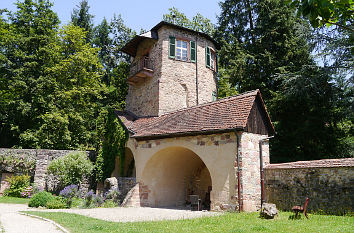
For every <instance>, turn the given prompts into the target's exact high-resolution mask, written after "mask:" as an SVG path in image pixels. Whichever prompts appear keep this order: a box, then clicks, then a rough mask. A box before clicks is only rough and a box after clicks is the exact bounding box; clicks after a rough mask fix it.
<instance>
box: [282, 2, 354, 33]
mask: <svg viewBox="0 0 354 233" xmlns="http://www.w3.org/2000/svg"><path fill="white" fill-rule="evenodd" d="M288 2H291V6H293V7H295V8H296V9H297V10H298V12H299V15H302V16H304V17H306V18H307V19H308V20H309V21H310V22H311V25H312V26H313V27H314V28H317V27H322V26H324V25H327V26H329V25H336V26H338V27H340V28H342V29H345V30H348V31H350V32H354V29H353V27H352V23H353V21H354V4H353V1H352V0H335V1H332V0H313V1H308V0H289V1H288Z"/></svg>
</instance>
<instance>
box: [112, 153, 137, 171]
mask: <svg viewBox="0 0 354 233" xmlns="http://www.w3.org/2000/svg"><path fill="white" fill-rule="evenodd" d="M122 162H123V163H121V161H120V158H119V157H118V156H117V157H116V161H115V168H114V171H113V173H112V176H114V177H136V171H135V160H134V155H133V152H132V151H131V150H130V149H129V148H127V147H126V148H125V157H124V161H122Z"/></svg>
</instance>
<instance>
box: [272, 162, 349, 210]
mask: <svg viewBox="0 0 354 233" xmlns="http://www.w3.org/2000/svg"><path fill="white" fill-rule="evenodd" d="M265 191H266V201H267V202H270V203H274V204H276V205H277V207H278V208H279V209H282V210H291V207H292V206H294V205H303V204H304V202H305V199H306V197H309V198H310V202H309V207H308V208H309V211H312V212H325V213H330V214H343V213H348V212H353V207H354V199H353V194H354V159H353V158H350V159H328V160H316V161H300V162H293V163H284V164H270V165H268V166H266V167H265Z"/></svg>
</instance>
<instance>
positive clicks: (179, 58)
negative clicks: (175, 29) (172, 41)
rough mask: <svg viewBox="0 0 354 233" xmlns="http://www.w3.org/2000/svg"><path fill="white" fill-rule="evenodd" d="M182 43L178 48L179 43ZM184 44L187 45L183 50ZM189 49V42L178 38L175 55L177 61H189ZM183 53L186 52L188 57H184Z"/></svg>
mask: <svg viewBox="0 0 354 233" xmlns="http://www.w3.org/2000/svg"><path fill="white" fill-rule="evenodd" d="M179 42H180V43H181V44H180V45H181V46H178V43H179ZM183 43H186V48H183ZM188 47H189V42H188V41H187V40H181V39H178V38H176V54H175V59H176V60H180V61H188V59H189V57H188V55H189V54H188V49H189V48H188ZM178 50H180V54H181V56H180V57H179V56H178ZM183 51H185V52H186V56H185V57H183Z"/></svg>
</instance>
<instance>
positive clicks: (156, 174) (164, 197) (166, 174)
mask: <svg viewBox="0 0 354 233" xmlns="http://www.w3.org/2000/svg"><path fill="white" fill-rule="evenodd" d="M141 181H142V182H143V184H144V185H146V186H147V187H148V189H149V192H148V195H147V204H148V205H149V206H151V207H183V206H186V204H188V202H189V195H198V196H199V198H200V199H201V200H202V203H203V205H204V208H206V209H208V208H209V207H210V191H211V188H212V178H211V175H210V172H209V169H208V168H207V166H206V165H205V163H204V162H203V161H202V159H201V158H200V157H199V156H198V155H197V154H196V153H195V152H193V151H192V150H190V149H187V148H185V147H168V148H165V149H162V150H160V151H158V152H156V153H155V154H154V155H153V156H152V157H151V158H150V159H149V161H148V162H147V163H146V165H145V167H144V169H143V172H142V176H141Z"/></svg>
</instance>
